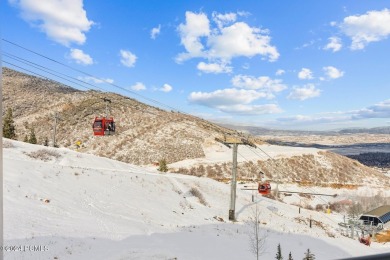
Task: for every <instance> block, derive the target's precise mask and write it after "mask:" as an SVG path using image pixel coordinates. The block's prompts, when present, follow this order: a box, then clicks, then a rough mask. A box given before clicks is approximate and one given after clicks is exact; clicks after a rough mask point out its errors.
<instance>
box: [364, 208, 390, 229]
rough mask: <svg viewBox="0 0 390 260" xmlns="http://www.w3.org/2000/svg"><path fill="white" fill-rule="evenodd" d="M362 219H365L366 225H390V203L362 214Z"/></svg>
mask: <svg viewBox="0 0 390 260" xmlns="http://www.w3.org/2000/svg"><path fill="white" fill-rule="evenodd" d="M360 220H363V221H364V223H365V224H366V225H371V223H372V225H374V226H378V224H381V225H383V226H390V205H384V206H380V207H378V208H376V209H373V210H371V211H369V212H367V213H364V214H362V215H361V216H360Z"/></svg>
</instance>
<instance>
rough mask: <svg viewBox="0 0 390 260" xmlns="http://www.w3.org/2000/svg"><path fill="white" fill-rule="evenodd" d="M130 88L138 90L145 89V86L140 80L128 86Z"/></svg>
mask: <svg viewBox="0 0 390 260" xmlns="http://www.w3.org/2000/svg"><path fill="white" fill-rule="evenodd" d="M130 88H131V89H132V90H135V91H140V90H145V89H146V87H145V85H144V84H143V83H142V82H137V83H135V84H134V85H133V86H131V87H130Z"/></svg>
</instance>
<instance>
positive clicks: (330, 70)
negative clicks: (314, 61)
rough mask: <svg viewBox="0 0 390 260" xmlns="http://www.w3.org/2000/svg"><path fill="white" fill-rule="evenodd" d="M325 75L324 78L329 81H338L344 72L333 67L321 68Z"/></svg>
mask: <svg viewBox="0 0 390 260" xmlns="http://www.w3.org/2000/svg"><path fill="white" fill-rule="evenodd" d="M322 69H323V70H324V72H325V74H326V76H327V77H328V78H330V79H338V78H341V77H342V76H343V75H344V71H341V70H339V69H337V68H335V67H332V66H328V67H323V68H322Z"/></svg>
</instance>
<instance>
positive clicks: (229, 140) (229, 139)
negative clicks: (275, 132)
mask: <svg viewBox="0 0 390 260" xmlns="http://www.w3.org/2000/svg"><path fill="white" fill-rule="evenodd" d="M215 141H217V142H220V143H222V144H223V145H226V146H227V147H229V148H231V145H232V146H233V167H232V183H231V191H230V208H229V220H231V221H235V220H236V217H235V207H236V187H237V150H238V145H240V144H241V145H249V146H252V147H256V145H255V144H254V143H253V142H250V141H249V140H247V139H244V138H242V137H234V136H226V135H224V136H223V137H222V138H215Z"/></svg>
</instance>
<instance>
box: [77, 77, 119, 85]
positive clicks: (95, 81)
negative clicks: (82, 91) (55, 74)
mask: <svg viewBox="0 0 390 260" xmlns="http://www.w3.org/2000/svg"><path fill="white" fill-rule="evenodd" d="M77 78H78V79H79V80H82V81H86V82H92V83H95V84H102V83H109V84H112V83H114V80H113V79H110V78H106V79H105V78H99V79H98V78H95V77H89V76H86V77H77Z"/></svg>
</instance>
